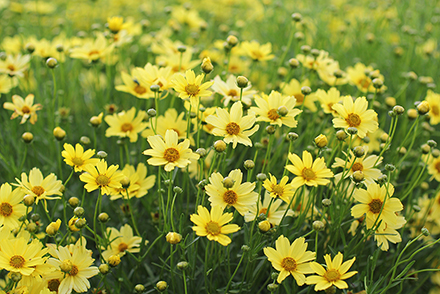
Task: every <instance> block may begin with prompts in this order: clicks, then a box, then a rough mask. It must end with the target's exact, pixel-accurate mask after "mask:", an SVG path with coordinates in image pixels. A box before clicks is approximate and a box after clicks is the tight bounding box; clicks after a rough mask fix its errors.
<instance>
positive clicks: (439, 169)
mask: <svg viewBox="0 0 440 294" xmlns="http://www.w3.org/2000/svg"><path fill="white" fill-rule="evenodd" d="M428 173H429V174H430V175H432V177H431V180H432V179H433V178H434V179H435V180H436V181H437V182H440V157H437V158H430V160H429V162H428Z"/></svg>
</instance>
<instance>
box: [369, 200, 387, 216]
mask: <svg viewBox="0 0 440 294" xmlns="http://www.w3.org/2000/svg"><path fill="white" fill-rule="evenodd" d="M382 203H383V202H382V201H381V200H380V199H373V200H372V201H371V202H370V203H369V204H368V206H370V211H371V212H372V213H379V212H380V209H381V208H382Z"/></svg>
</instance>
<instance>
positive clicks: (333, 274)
mask: <svg viewBox="0 0 440 294" xmlns="http://www.w3.org/2000/svg"><path fill="white" fill-rule="evenodd" d="M340 277H341V274H340V273H339V271H338V270H337V269H329V270H327V271H326V272H325V274H324V278H326V279H327V281H329V282H336V281H338V280H339V278H340Z"/></svg>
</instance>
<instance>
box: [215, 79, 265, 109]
mask: <svg viewBox="0 0 440 294" xmlns="http://www.w3.org/2000/svg"><path fill="white" fill-rule="evenodd" d="M236 81H237V78H236V77H235V76H234V75H229V77H228V78H227V80H226V82H224V81H223V80H222V79H221V78H220V76H216V77H215V78H214V84H213V85H212V87H211V88H212V90H214V92H216V93H218V94H220V95H221V96H223V98H222V102H223V105H224V106H227V105H228V104H229V102H231V101H232V102H237V101H239V100H240V91H241V89H240V88H239V87H238V86H237V82H236ZM251 88H252V85H251V83H249V85H248V86H247V87H245V88H243V93H242V96H241V101H242V102H243V103H244V104H246V105H251V104H252V97H253V96H254V94H256V93H257V91H255V90H251Z"/></svg>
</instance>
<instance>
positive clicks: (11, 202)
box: [0, 183, 32, 229]
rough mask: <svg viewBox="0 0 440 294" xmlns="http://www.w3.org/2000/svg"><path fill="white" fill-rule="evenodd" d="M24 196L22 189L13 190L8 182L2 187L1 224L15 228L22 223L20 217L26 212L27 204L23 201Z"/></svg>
mask: <svg viewBox="0 0 440 294" xmlns="http://www.w3.org/2000/svg"><path fill="white" fill-rule="evenodd" d="M23 196H24V194H23V191H22V190H21V189H15V190H14V191H12V187H11V185H9V184H8V183H4V184H3V185H2V186H1V187H0V226H1V225H3V226H5V227H7V228H9V229H14V228H15V227H18V226H19V225H20V222H19V221H18V219H19V218H20V217H22V216H23V215H25V214H26V206H24V204H22V203H21V202H22V201H23ZM30 209H32V207H30Z"/></svg>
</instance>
